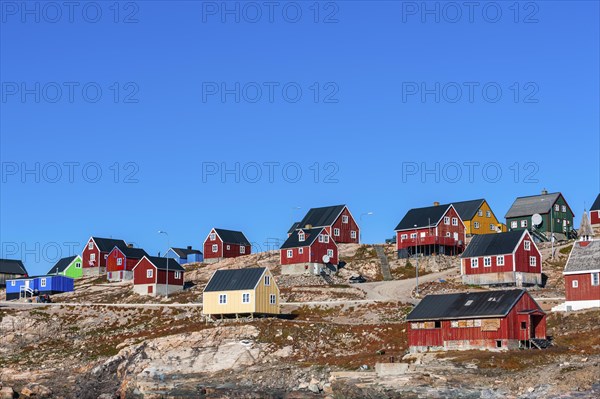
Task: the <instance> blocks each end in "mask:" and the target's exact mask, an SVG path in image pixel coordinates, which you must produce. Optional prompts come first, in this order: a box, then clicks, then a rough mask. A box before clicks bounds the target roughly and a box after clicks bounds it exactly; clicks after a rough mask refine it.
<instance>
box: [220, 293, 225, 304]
mask: <svg viewBox="0 0 600 399" xmlns="http://www.w3.org/2000/svg"><path fill="white" fill-rule="evenodd" d="M219 305H227V294H219Z"/></svg>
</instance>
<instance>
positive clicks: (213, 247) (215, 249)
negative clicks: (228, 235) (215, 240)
mask: <svg viewBox="0 0 600 399" xmlns="http://www.w3.org/2000/svg"><path fill="white" fill-rule="evenodd" d="M212 251H213V253H217V252H219V246H218V245H217V244H213V246H212Z"/></svg>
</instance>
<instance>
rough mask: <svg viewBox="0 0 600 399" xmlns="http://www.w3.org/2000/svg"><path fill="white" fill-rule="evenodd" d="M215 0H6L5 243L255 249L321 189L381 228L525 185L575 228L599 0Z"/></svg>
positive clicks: (35, 254) (594, 112) (366, 228)
mask: <svg viewBox="0 0 600 399" xmlns="http://www.w3.org/2000/svg"><path fill="white" fill-rule="evenodd" d="M54 4H59V5H60V4H62V2H57V3H54ZM222 4H223V2H221V1H219V2H192V1H188V2H168V3H167V2H160V1H138V2H123V3H121V4H120V6H119V9H118V13H117V12H116V11H117V9H116V8H115V7H114V6H113V2H112V1H110V2H92V3H87V2H81V3H80V5H79V6H77V8H74V9H72V10H69V9H68V8H67V6H63V8H62V9H60V10H59V9H55V8H52V7H50V6H46V3H43V2H28V3H27V6H26V7H28V8H27V9H23V6H22V3H21V2H4V1H3V2H2V8H1V9H0V12H1V35H0V36H1V38H0V45H1V50H0V58H1V61H0V66H1V79H0V80H1V82H2V87H1V93H0V94H1V96H2V97H1V99H0V101H1V102H0V106H1V115H0V121H1V130H0V133H1V138H0V156H1V161H2V181H1V192H0V201H1V204H0V241H1V242H2V254H1V255H2V256H3V257H7V256H8V257H12V258H22V259H24V260H25V263H26V266H27V267H28V268H29V269H30V273H32V274H39V273H45V272H46V271H47V269H48V268H49V267H50V266H51V264H52V263H54V261H55V260H56V257H57V252H59V251H57V249H60V255H63V256H66V255H69V254H70V253H69V252H71V251H70V249H69V248H70V247H71V244H70V243H79V246H78V250H80V249H81V248H82V246H83V244H84V243H85V242H86V240H87V239H88V237H89V236H91V235H96V236H102V237H115V238H123V239H125V240H126V241H130V242H134V243H136V244H137V245H138V246H142V247H144V248H145V249H146V250H147V251H148V252H150V253H156V252H158V251H164V248H165V247H166V239H165V237H164V236H162V235H158V234H157V230H159V229H161V230H166V231H168V232H169V235H170V240H171V244H172V245H175V246H185V245H193V246H195V247H199V246H200V245H201V244H202V242H203V240H204V238H205V236H206V235H207V234H208V231H209V229H210V228H211V227H213V226H217V227H222V228H229V229H239V230H243V231H244V232H245V233H246V235H247V236H248V238H249V239H250V241H252V242H255V243H258V244H260V245H261V246H262V245H263V244H264V242H265V240H266V239H267V238H279V239H283V238H285V233H286V230H287V229H288V227H289V225H290V223H291V221H292V220H296V219H299V218H300V217H301V216H302V214H303V213H304V212H306V211H307V210H308V209H309V208H310V207H316V206H324V205H332V204H338V203H346V204H348V205H349V206H350V209H351V211H352V212H353V214H354V215H355V216H356V217H357V218H359V216H360V215H361V214H362V213H365V212H369V211H371V212H373V213H374V214H373V215H372V216H366V217H364V218H363V220H362V228H363V240H364V241H366V242H382V241H383V240H384V239H385V238H387V237H390V236H392V234H393V229H394V227H395V225H396V224H397V223H398V221H399V220H400V219H401V218H402V216H403V215H404V213H405V212H406V211H407V210H408V209H409V208H412V207H419V206H427V205H430V204H431V203H432V202H433V201H440V202H449V201H458V200H466V199H473V198H480V197H484V198H486V199H487V200H488V201H489V203H490V204H491V206H492V209H493V210H494V211H495V213H496V214H497V215H498V216H500V217H503V216H504V214H505V212H506V211H507V209H508V208H509V206H510V204H511V203H512V201H513V200H514V198H515V197H517V196H522V195H532V194H537V193H539V192H540V190H541V189H542V188H547V189H548V190H549V191H551V192H553V191H561V192H563V193H564V195H565V197H566V199H567V201H568V202H569V204H570V205H571V207H572V208H573V210H574V211H575V213H576V218H577V220H576V225H578V224H579V219H580V217H581V212H582V210H583V207H584V203H585V204H587V205H588V207H589V205H590V204H591V203H592V202H593V200H594V198H595V197H596V195H597V194H598V192H599V191H600V173H599V169H600V166H599V153H600V143H599V131H600V126H599V116H598V115H599V113H598V112H599V111H598V110H599V109H600V106H599V105H600V104H599V92H600V91H599V86H600V85H599V80H598V75H599V74H598V71H599V67H600V65H599V59H598V57H599V56H598V54H599V43H598V40H599V37H600V34H599V21H600V13H599V8H598V2H596V1H582V2H561V1H540V2H534V3H531V2H522V3H520V4H519V7H518V9H516V8H515V7H514V6H513V5H512V4H513V2H512V1H510V2H491V3H490V2H480V6H478V7H477V8H475V9H473V10H469V9H468V8H466V7H464V6H463V8H462V9H458V8H456V5H457V4H458V5H459V6H460V4H462V2H457V3H446V2H439V3H437V2H429V3H427V10H425V9H423V6H422V4H423V3H422V2H420V1H419V2H393V1H381V2H366V1H338V2H320V3H318V7H315V5H314V2H313V1H310V2H285V1H284V2H279V3H278V4H277V5H273V8H272V9H269V7H268V6H265V5H262V4H263V2H258V3H250V5H246V4H247V3H236V2H227V7H228V8H227V10H224V9H223V6H222ZM448 4H450V5H448ZM256 5H258V6H259V7H260V9H258V8H257V7H256ZM36 7H37V8H36ZM236 7H237V10H238V11H236ZM436 7H437V8H436ZM436 10H437V11H436ZM317 11H318V12H317ZM517 11H518V12H517ZM228 12H230V13H228ZM236 12H237V13H238V14H237V15H236ZM498 12H500V14H498ZM98 13H100V14H98ZM299 13H300V14H299ZM436 13H437V14H436ZM236 19H238V21H236ZM115 20H116V21H117V22H115ZM94 21H96V22H94ZM294 21H295V22H294ZM315 21H316V22H315ZM515 21H516V22H515ZM125 22H128V23H125ZM115 82H116V85H115ZM315 82H316V85H315ZM236 83H239V90H237V92H236ZM36 84H38V86H36ZM436 85H437V86H436ZM317 88H318V89H317ZM98 89H100V90H101V94H100V95H98V92H97V90H98ZM223 89H225V92H224V91H223ZM259 89H260V92H259V91H258V90H259ZM298 90H301V96H298ZM459 90H460V91H459ZM498 90H501V95H500V96H498V94H497V93H498ZM117 95H118V98H115V97H116V96H117ZM236 95H237V96H238V97H239V98H236ZM436 97H437V98H436ZM236 163H237V164H239V172H235V168H236ZM329 163H331V164H329ZM436 163H439V169H438V172H435V168H436ZM315 164H317V165H318V166H315ZM477 164H478V165H477ZM257 165H259V166H260V168H261V175H260V176H257V174H256V166H257ZM269 165H271V166H269ZM284 165H285V166H286V172H285V173H283V172H282V169H283V166H284ZM468 165H474V166H473V168H474V174H473V176H472V178H469V166H468ZM484 165H485V166H486V169H485V173H483V166H484ZM457 166H459V167H460V168H459V170H460V172H461V175H460V176H457V174H456V172H457ZM223 167H225V168H228V169H231V170H234V172H232V173H230V174H226V175H225V176H221V174H220V172H221V169H222V168H223ZM36 168H37V169H36ZM84 168H85V170H84ZM215 168H217V169H218V170H217V171H216V174H211V173H215ZM270 168H271V169H270ZM298 168H299V170H300V171H301V173H302V176H301V177H300V178H298V177H297V172H298ZM415 168H418V170H417V171H416V174H409V173H414V172H415ZM424 168H426V169H431V170H434V172H432V173H430V174H427V175H425V176H421V174H420V172H421V171H422V170H423V169H424ZM25 169H27V170H32V171H33V172H30V173H25V174H23V171H24V170H25ZM315 169H318V170H319V172H320V173H319V174H318V176H315ZM403 169H404V171H405V173H404V174H403ZM516 169H518V170H519V171H520V172H519V174H518V175H515V170H516ZM116 170H119V172H120V173H118V175H117V174H116V173H115V172H116ZM270 170H272V171H273V172H274V173H273V175H272V178H271V179H270V177H269V171H270ZM498 170H499V171H500V172H501V173H502V175H501V176H500V177H497V172H498ZM98 171H99V172H101V176H100V177H97V173H98ZM203 171H204V172H203ZM71 172H72V174H71ZM57 173H59V174H60V175H58V174H57ZM236 178H239V181H236ZM38 179H39V181H36V180H38ZM96 180H98V181H96ZM115 180H116V182H115ZM271 180H272V181H271ZM296 180H297V181H296ZM315 180H316V181H315ZM436 180H438V181H436ZM294 207H301V208H302V209H300V210H293V208H294ZM15 248H17V249H15Z"/></svg>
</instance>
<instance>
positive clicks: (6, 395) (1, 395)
mask: <svg viewBox="0 0 600 399" xmlns="http://www.w3.org/2000/svg"><path fill="white" fill-rule="evenodd" d="M14 397H15V391H14V389H12V387H5V386H2V389H0V399H13V398H14Z"/></svg>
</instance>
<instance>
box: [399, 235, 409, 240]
mask: <svg viewBox="0 0 600 399" xmlns="http://www.w3.org/2000/svg"><path fill="white" fill-rule="evenodd" d="M407 238H408V234H402V235H401V236H400V239H401V240H406V239H407Z"/></svg>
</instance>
